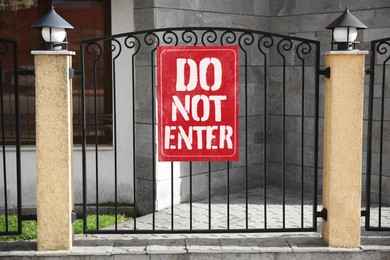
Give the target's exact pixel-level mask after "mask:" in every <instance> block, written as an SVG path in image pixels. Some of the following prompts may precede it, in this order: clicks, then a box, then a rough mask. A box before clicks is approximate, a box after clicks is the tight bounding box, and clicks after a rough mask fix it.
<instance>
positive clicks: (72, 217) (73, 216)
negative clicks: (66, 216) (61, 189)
mask: <svg viewBox="0 0 390 260" xmlns="http://www.w3.org/2000/svg"><path fill="white" fill-rule="evenodd" d="M70 217H71V219H72V223H74V222H75V221H76V219H77V214H76V212H74V211H73V210H72V212H71V213H70Z"/></svg>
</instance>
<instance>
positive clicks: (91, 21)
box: [0, 0, 112, 145]
mask: <svg viewBox="0 0 390 260" xmlns="http://www.w3.org/2000/svg"><path fill="white" fill-rule="evenodd" d="M51 4H53V5H54V6H55V10H56V12H57V13H58V14H60V15H61V16H62V17H63V18H64V19H65V20H67V21H68V22H69V23H70V24H72V25H73V26H74V28H75V29H74V30H69V31H68V41H69V47H68V49H69V50H74V51H76V55H75V56H73V68H74V69H75V70H76V72H77V71H78V70H80V69H81V66H80V53H79V52H80V51H79V49H80V46H79V42H80V41H81V40H84V39H90V38H96V37H100V36H103V35H109V34H111V8H110V7H111V4H110V1H104V0H93V1H90V0H88V1H84V0H77V1H75V0H52V1H49V0H19V1H15V0H3V1H0V37H1V38H6V39H10V40H15V41H16V42H17V44H18V63H19V64H18V71H19V90H20V94H19V100H20V113H21V143H22V144H25V145H27V144H30V145H33V144H35V88H34V78H33V76H32V75H33V70H34V66H33V64H34V60H33V56H32V55H31V54H30V51H31V50H33V49H40V48H42V47H41V46H40V42H41V41H42V40H41V36H40V31H39V30H33V29H31V25H32V24H33V23H34V22H36V21H37V20H38V19H39V18H41V17H42V16H44V15H45V14H46V13H47V12H48V11H49V10H50V8H51V7H50V5H51ZM103 58H104V61H105V62H104V63H102V64H101V65H100V67H99V68H98V70H99V71H101V72H102V73H98V75H99V78H98V82H100V84H98V90H97V93H98V103H97V113H98V123H99V131H98V140H99V143H100V144H111V143H112V133H111V132H112V127H111V125H112V119H111V118H112V94H111V57H110V56H109V54H106V55H105V56H104V57H103ZM7 64H8V63H7ZM7 64H4V66H11V65H7ZM86 66H90V65H88V64H86ZM10 70H12V67H10V68H2V76H3V80H7V77H8V78H9V80H8V82H11V81H12V80H11V77H12V75H8V74H9V73H8V74H7V71H8V72H9V71H10ZM90 88H91V86H87V89H86V99H87V100H86V102H87V110H86V112H87V127H89V125H90V124H92V123H94V121H93V120H94V117H90V116H88V115H89V113H93V112H94V106H93V105H91V104H90V103H91V101H89V100H90V99H91V98H90V97H91V95H93V92H92V91H91V89H90ZM92 88H93V86H92ZM10 89H11V88H10ZM80 93H81V78H80V77H76V78H74V79H73V111H74V116H73V117H74V143H75V144H79V143H81V136H82V132H81V98H80V96H81V95H80ZM12 95H13V91H9V93H8V92H5V93H4V100H7V102H8V103H9V104H10V107H12V104H11V103H13V99H12ZM6 113H8V114H11V113H12V110H8V111H6ZM6 123H8V124H12V123H14V122H12V120H10V121H8V122H6ZM89 132H90V133H91V134H90V135H88V137H87V141H88V142H89V140H95V132H94V131H89ZM6 134H8V135H12V132H11V131H9V132H7V133H6Z"/></svg>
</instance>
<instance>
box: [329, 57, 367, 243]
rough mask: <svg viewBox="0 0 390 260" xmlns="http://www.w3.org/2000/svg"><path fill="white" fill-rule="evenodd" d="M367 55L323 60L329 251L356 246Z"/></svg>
mask: <svg viewBox="0 0 390 260" xmlns="http://www.w3.org/2000/svg"><path fill="white" fill-rule="evenodd" d="M366 54H368V52H366V51H332V52H330V53H327V54H326V66H327V67H330V72H331V73H330V78H329V79H326V80H325V126H324V174H323V207H324V208H326V209H327V221H323V230H322V235H323V239H324V240H325V241H326V242H327V243H328V245H329V246H332V247H345V248H355V247H359V246H360V214H361V213H360V212H361V187H362V184H361V177H362V139H363V96H364V59H365V55H366Z"/></svg>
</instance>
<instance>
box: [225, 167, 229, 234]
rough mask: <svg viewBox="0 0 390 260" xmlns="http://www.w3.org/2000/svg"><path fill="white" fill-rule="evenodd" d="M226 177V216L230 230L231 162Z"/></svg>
mask: <svg viewBox="0 0 390 260" xmlns="http://www.w3.org/2000/svg"><path fill="white" fill-rule="evenodd" d="M226 175H227V176H226V177H227V202H226V203H227V205H226V214H227V224H226V227H227V229H230V168H229V162H227V170H226Z"/></svg>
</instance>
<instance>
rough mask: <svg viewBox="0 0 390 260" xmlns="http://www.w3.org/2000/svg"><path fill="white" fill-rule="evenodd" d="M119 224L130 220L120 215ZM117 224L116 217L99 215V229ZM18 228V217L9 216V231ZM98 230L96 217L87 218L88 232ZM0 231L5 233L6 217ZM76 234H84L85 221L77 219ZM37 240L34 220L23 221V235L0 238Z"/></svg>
mask: <svg viewBox="0 0 390 260" xmlns="http://www.w3.org/2000/svg"><path fill="white" fill-rule="evenodd" d="M117 216H118V223H121V222H123V221H126V220H128V219H129V218H126V217H125V215H123V214H118V215H117ZM114 224H115V215H99V228H105V227H108V226H111V225H114ZM17 226H18V218H17V216H16V215H10V216H8V229H9V231H16V230H17ZM94 229H96V215H95V214H92V215H88V216H87V230H94ZM0 231H2V232H3V231H5V216H4V215H1V216H0ZM74 232H75V234H82V233H83V220H82V219H77V220H76V221H75V222H74ZM36 238H37V223H36V221H34V220H26V221H22V234H21V235H11V236H0V241H12V240H14V241H16V240H30V239H36Z"/></svg>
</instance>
